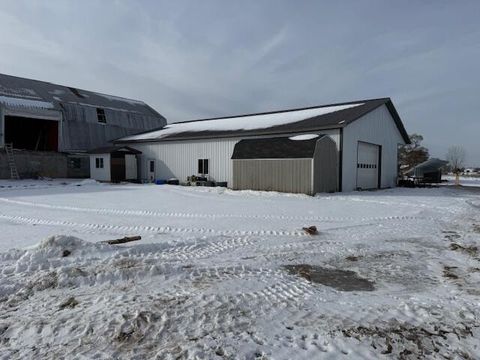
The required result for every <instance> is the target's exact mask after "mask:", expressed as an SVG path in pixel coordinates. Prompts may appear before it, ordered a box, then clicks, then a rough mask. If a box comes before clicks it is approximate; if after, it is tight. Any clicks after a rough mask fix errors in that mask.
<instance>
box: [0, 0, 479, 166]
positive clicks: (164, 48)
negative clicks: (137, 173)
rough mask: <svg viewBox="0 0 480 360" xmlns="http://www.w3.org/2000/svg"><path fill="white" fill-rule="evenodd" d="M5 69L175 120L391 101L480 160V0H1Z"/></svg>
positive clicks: (422, 127) (436, 142)
mask: <svg viewBox="0 0 480 360" xmlns="http://www.w3.org/2000/svg"><path fill="white" fill-rule="evenodd" d="M0 72H2V73H6V74H10V75H16V76H22V77H28V78H35V79H39V80H46V81H50V82H55V83H59V84H62V85H69V86H75V87H79V88H83V89H87V90H94V91H100V92H105V93H109V94H114V95H119V96H126V97H131V98H135V99H140V100H144V101H145V102H147V103H148V104H150V105H151V106H153V107H154V108H155V109H156V110H157V111H158V112H160V113H161V114H162V115H164V116H165V117H167V119H168V121H169V122H173V121H182V120H188V119H195V118H203V117H212V116H223V115H233V114H240V113H249V112H258V111H268V110H276V109H286V108H294V107H305V106H313V105H321V104H326V103H332V102H342V101H352V100H360V99H366V98H375V97H387V96H389V97H391V98H392V100H393V102H394V104H395V105H396V107H397V110H398V112H399V113H400V116H401V117H402V119H403V121H404V123H405V127H406V128H407V131H408V132H409V133H413V132H417V133H420V134H422V135H423V136H424V138H425V142H424V143H425V145H426V146H427V147H429V149H430V152H431V154H432V155H433V156H438V157H444V156H445V153H446V151H447V148H448V147H449V146H450V145H462V146H464V147H465V149H466V151H467V157H468V164H470V165H477V166H480V141H479V138H480V1H466V0H465V1H412V2H410V1H384V0H379V1H330V2H328V1H300V0H298V1H297V0H295V1H294V0H291V1H280V0H271V1H266V0H261V1H256V0H251V1H247V0H242V1H223V0H219V1H209V0H202V1H197V0H195V1H156V0H155V1H154V0H152V1H140V0H136V1H133V0H132V1H120V0H117V1H86V0H82V1H67V0H59V1H52V0H49V1H33V0H29V1H19V0H12V1H7V0H0Z"/></svg>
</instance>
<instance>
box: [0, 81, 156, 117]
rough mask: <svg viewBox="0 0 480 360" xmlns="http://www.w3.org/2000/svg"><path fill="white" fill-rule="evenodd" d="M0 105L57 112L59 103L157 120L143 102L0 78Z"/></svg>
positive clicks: (59, 107) (41, 83)
mask: <svg viewBox="0 0 480 360" xmlns="http://www.w3.org/2000/svg"><path fill="white" fill-rule="evenodd" d="M0 103H3V104H5V105H7V106H13V107H17V106H23V107H29V108H42V109H56V110H61V109H62V107H61V104H62V103H72V104H79V105H85V106H93V107H102V108H105V109H114V110H122V111H128V112H134V113H139V114H144V115H149V116H159V115H160V114H158V113H157V112H156V111H155V110H154V109H152V108H151V107H150V106H148V105H147V104H145V103H144V102H143V101H139V100H132V99H127V98H123V97H119V96H113V95H107V94H102V93H98V92H93V91H87V90H82V89H77V88H74V87H68V86H63V85H57V84H53V83H50V82H46V81H38V80H33V79H26V78H21V77H16V76H10V75H5V74H0Z"/></svg>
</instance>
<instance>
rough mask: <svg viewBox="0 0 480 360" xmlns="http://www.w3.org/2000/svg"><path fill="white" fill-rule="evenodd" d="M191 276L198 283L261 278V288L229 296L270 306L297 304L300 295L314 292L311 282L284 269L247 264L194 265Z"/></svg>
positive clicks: (305, 296) (304, 297)
mask: <svg viewBox="0 0 480 360" xmlns="http://www.w3.org/2000/svg"><path fill="white" fill-rule="evenodd" d="M189 278H190V280H192V281H196V282H199V283H202V282H203V283H209V282H210V283H211V282H213V283H215V284H217V285H218V283H219V282H222V281H229V280H237V281H238V280H251V279H255V280H259V282H260V283H262V284H264V286H263V287H262V288H261V289H258V290H252V291H240V292H238V293H237V294H235V295H232V294H230V295H227V296H235V297H237V298H242V299H244V300H246V301H248V303H250V304H251V303H252V302H256V303H257V304H258V306H260V307H264V308H267V309H270V308H271V306H272V305H276V306H278V305H281V304H283V305H287V306H288V305H292V306H297V305H298V300H299V299H306V298H307V297H310V296H312V295H313V294H314V292H315V291H314V289H313V287H312V286H311V285H310V284H309V283H308V282H306V281H303V280H302V279H295V278H294V277H291V276H287V274H286V273H285V272H284V271H282V270H271V269H263V268H258V269H251V268H247V267H244V266H231V267H214V268H200V269H194V270H193V271H192V273H191V274H190V277H189ZM222 296H224V295H222ZM217 297H218V296H217ZM220 297H221V296H220ZM219 300H221V299H219Z"/></svg>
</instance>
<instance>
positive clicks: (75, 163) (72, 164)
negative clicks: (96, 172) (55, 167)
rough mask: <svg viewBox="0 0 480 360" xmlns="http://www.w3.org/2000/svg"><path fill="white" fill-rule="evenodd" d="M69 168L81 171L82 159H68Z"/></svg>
mask: <svg viewBox="0 0 480 360" xmlns="http://www.w3.org/2000/svg"><path fill="white" fill-rule="evenodd" d="M68 167H69V168H70V169H80V168H81V167H82V159H80V158H77V157H72V158H70V159H68Z"/></svg>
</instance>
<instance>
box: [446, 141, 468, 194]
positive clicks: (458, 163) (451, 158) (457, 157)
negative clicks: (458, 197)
mask: <svg viewBox="0 0 480 360" xmlns="http://www.w3.org/2000/svg"><path fill="white" fill-rule="evenodd" d="M465 155H466V153H465V149H464V148H463V147H461V146H450V147H449V148H448V152H447V161H448V162H449V165H450V167H451V168H452V171H453V173H454V174H455V185H460V173H461V172H462V169H463V167H464V166H465Z"/></svg>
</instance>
